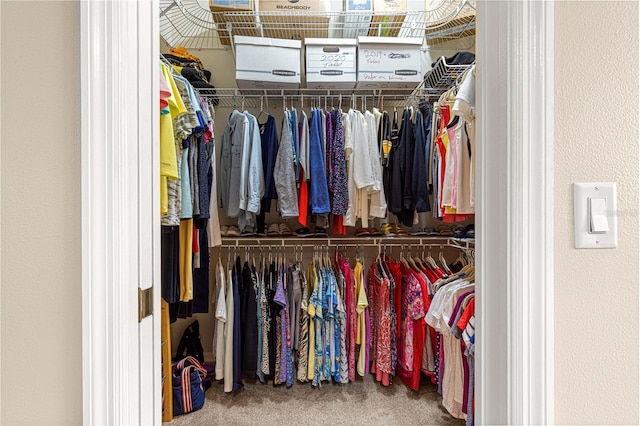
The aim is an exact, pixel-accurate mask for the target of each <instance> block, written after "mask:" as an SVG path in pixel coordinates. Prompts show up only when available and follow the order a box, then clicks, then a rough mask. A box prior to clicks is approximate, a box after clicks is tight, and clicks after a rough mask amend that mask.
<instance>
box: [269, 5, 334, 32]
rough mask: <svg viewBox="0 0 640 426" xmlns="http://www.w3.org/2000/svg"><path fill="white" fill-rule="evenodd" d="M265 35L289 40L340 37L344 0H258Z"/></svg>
mask: <svg viewBox="0 0 640 426" xmlns="http://www.w3.org/2000/svg"><path fill="white" fill-rule="evenodd" d="M256 4H257V7H256V10H257V11H258V12H259V15H260V22H261V24H262V27H263V28H264V35H265V36H266V37H273V38H283V39H289V40H304V39H305V38H326V37H341V36H342V34H341V32H340V31H339V30H338V21H339V16H338V15H339V12H342V0H260V1H259V2H257V3H256Z"/></svg>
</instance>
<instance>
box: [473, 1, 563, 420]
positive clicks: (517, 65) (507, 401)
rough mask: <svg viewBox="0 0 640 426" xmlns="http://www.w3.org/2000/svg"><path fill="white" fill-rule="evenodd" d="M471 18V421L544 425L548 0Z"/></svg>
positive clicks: (548, 360) (549, 309)
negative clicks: (474, 97) (474, 313)
mask: <svg viewBox="0 0 640 426" xmlns="http://www.w3.org/2000/svg"><path fill="white" fill-rule="evenodd" d="M477 21H478V27H477V31H478V44H477V46H478V50H477V55H478V74H477V76H478V80H477V89H478V92H477V93H478V102H477V108H478V119H477V121H478V129H477V132H478V133H477V136H478V158H477V161H478V163H479V164H478V172H479V173H478V177H477V185H478V194H477V197H478V205H477V207H478V208H477V217H476V223H477V228H478V229H477V232H478V244H477V249H478V258H477V262H478V288H477V292H478V318H477V319H478V329H479V332H478V335H479V341H478V349H477V358H476V359H477V366H476V371H477V376H476V381H477V383H478V385H479V386H478V390H479V392H478V398H477V401H476V407H477V420H478V423H479V424H552V423H553V420H554V419H553V193H554V192H553V143H554V140H553V129H554V121H553V106H554V85H553V82H554V3H553V2H550V1H535V0H534V1H491V0H489V1H483V0H481V1H479V3H478V19H477Z"/></svg>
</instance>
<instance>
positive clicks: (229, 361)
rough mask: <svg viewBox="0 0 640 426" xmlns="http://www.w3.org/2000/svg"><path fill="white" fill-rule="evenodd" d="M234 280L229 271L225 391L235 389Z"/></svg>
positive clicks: (225, 341) (225, 342) (225, 344)
mask: <svg viewBox="0 0 640 426" xmlns="http://www.w3.org/2000/svg"><path fill="white" fill-rule="evenodd" d="M233 315H234V309H233V280H232V277H231V270H228V271H227V326H226V328H225V340H224V391H225V392H227V393H229V392H232V391H233Z"/></svg>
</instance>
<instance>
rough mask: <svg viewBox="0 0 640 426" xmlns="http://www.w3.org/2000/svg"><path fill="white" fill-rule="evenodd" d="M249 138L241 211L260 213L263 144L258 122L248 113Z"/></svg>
mask: <svg viewBox="0 0 640 426" xmlns="http://www.w3.org/2000/svg"><path fill="white" fill-rule="evenodd" d="M244 115H245V117H246V118H247V120H248V122H249V127H248V134H249V137H248V138H244V140H243V142H244V143H245V145H244V146H243V148H242V163H241V174H240V210H246V211H248V212H250V213H254V214H257V213H260V200H261V199H262V196H263V195H264V171H263V169H262V143H261V139H260V129H259V128H258V121H257V120H256V118H255V117H254V116H253V115H251V114H250V113H249V112H248V111H245V112H244Z"/></svg>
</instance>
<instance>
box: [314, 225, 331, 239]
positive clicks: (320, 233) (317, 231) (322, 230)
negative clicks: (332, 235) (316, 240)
mask: <svg viewBox="0 0 640 426" xmlns="http://www.w3.org/2000/svg"><path fill="white" fill-rule="evenodd" d="M314 235H315V236H316V237H328V236H329V234H328V233H327V230H326V229H325V228H323V227H321V226H316V229H315V231H314Z"/></svg>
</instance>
